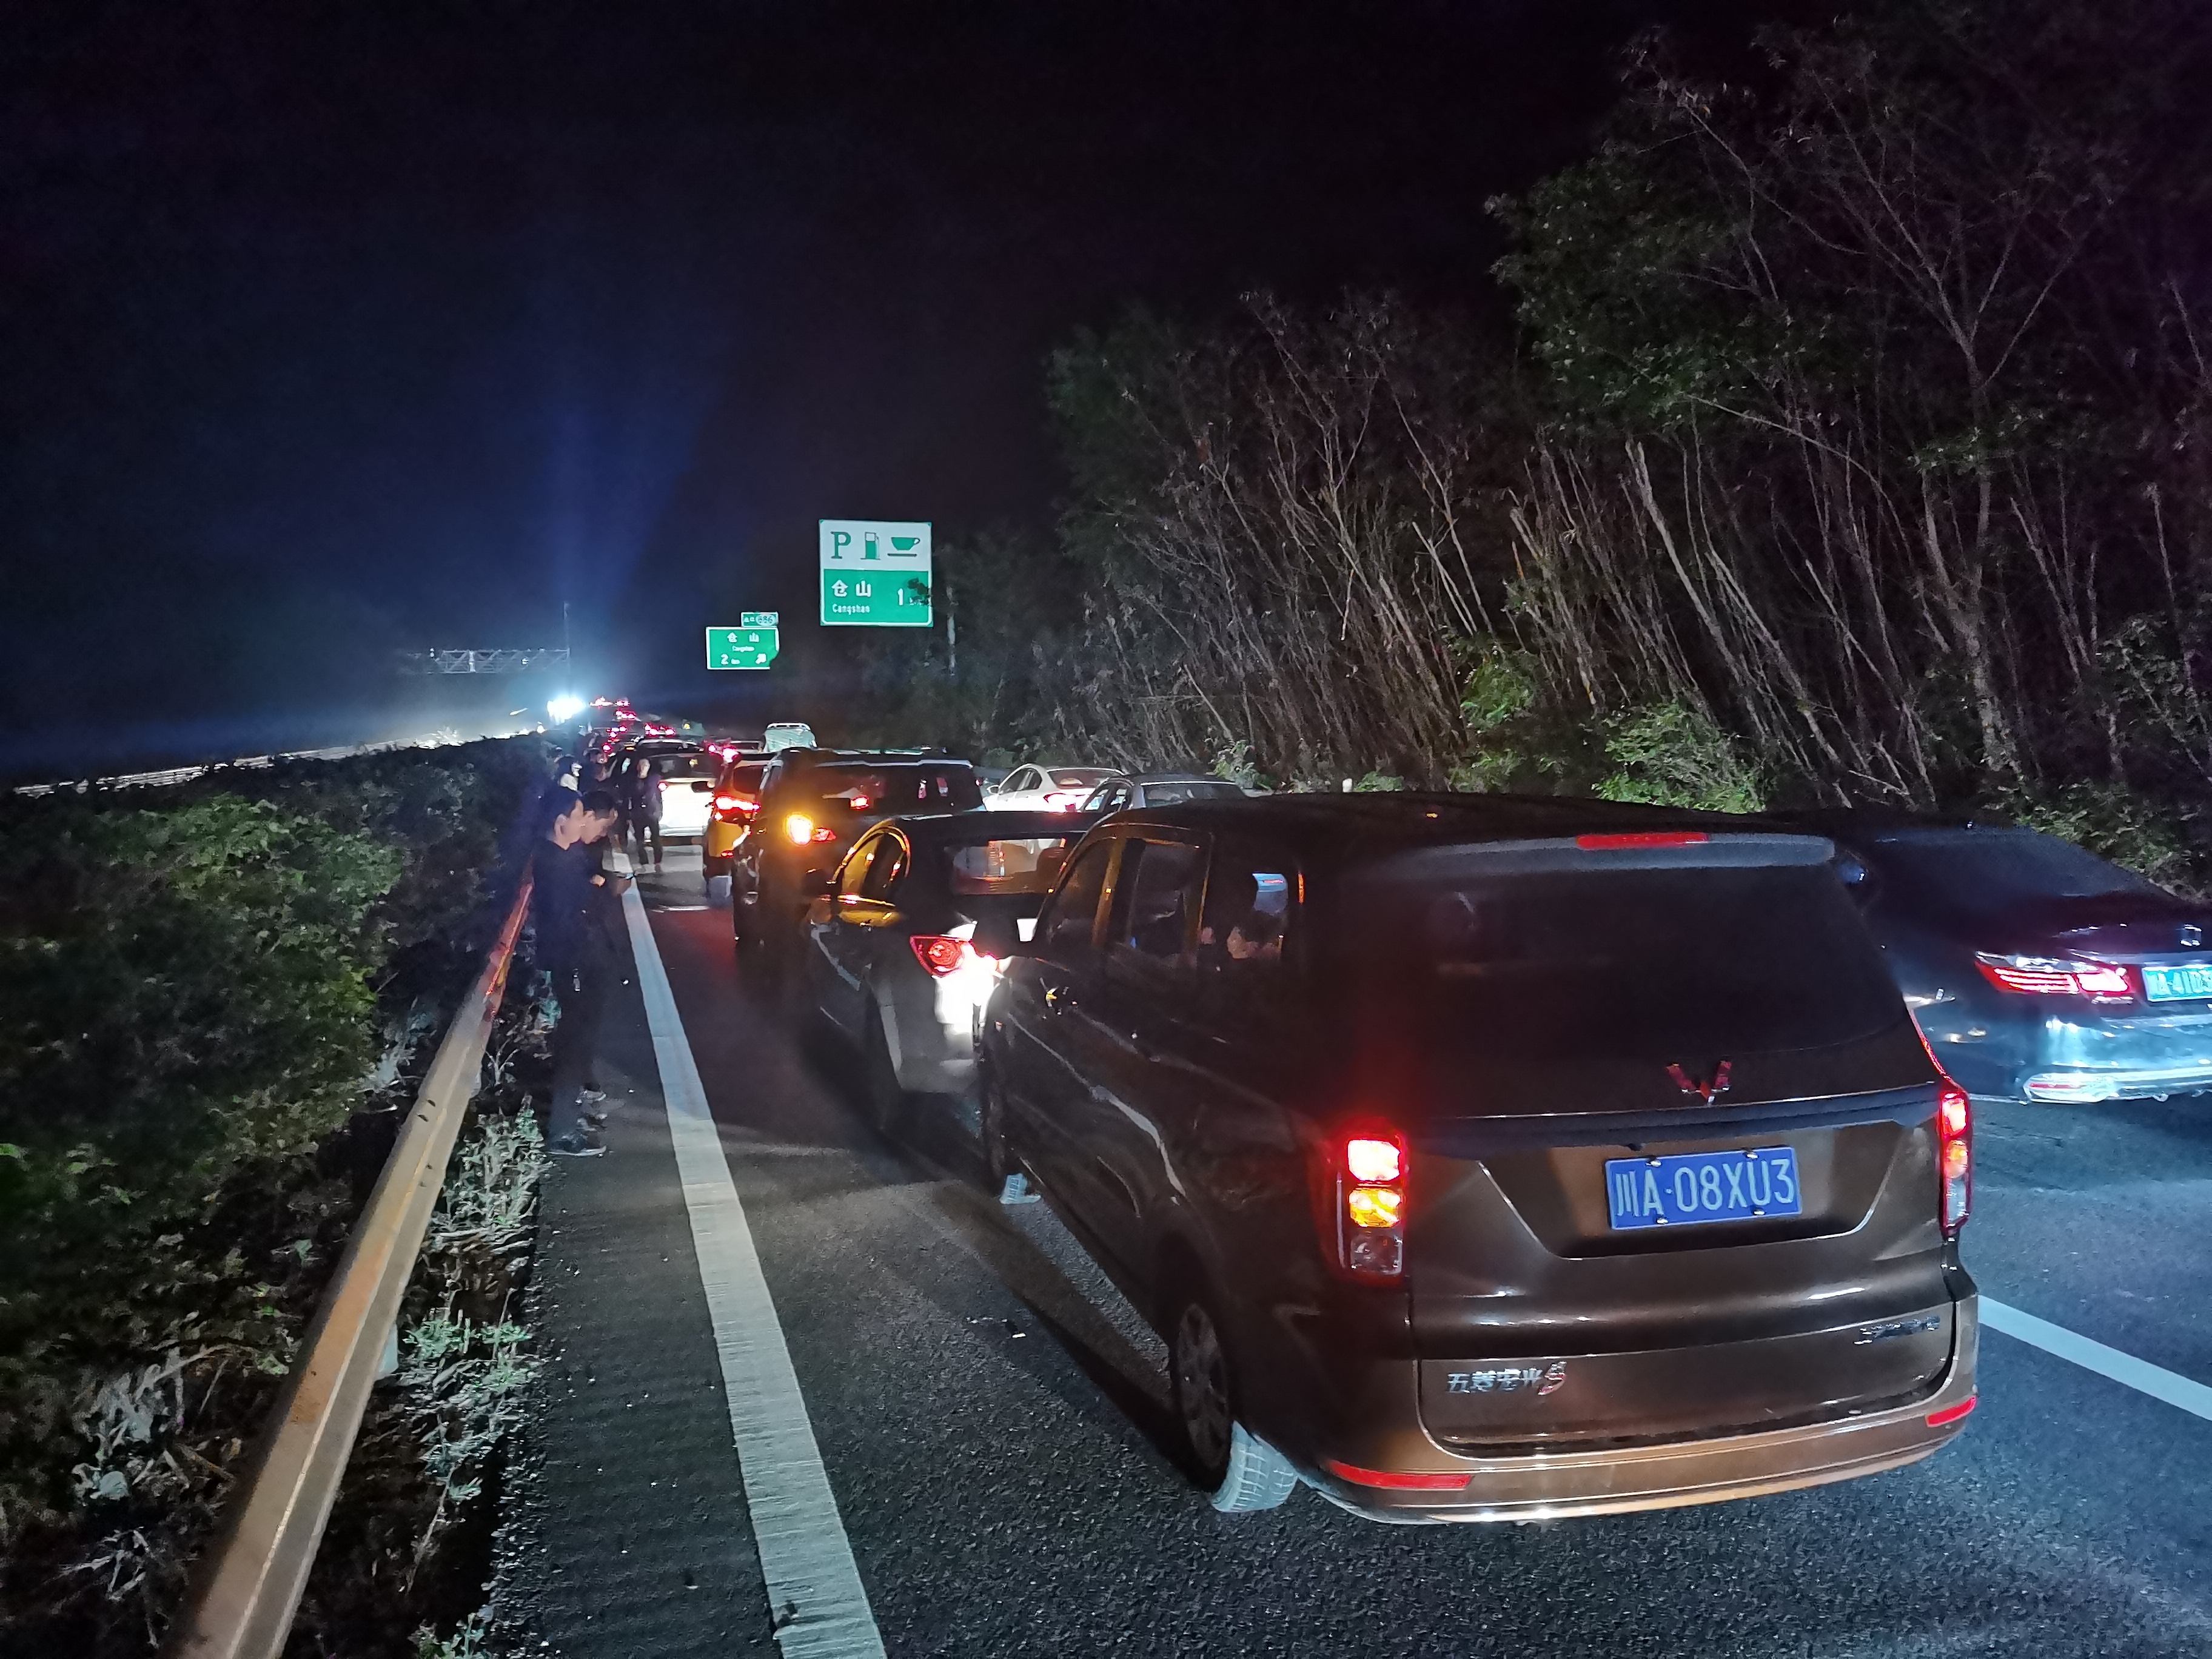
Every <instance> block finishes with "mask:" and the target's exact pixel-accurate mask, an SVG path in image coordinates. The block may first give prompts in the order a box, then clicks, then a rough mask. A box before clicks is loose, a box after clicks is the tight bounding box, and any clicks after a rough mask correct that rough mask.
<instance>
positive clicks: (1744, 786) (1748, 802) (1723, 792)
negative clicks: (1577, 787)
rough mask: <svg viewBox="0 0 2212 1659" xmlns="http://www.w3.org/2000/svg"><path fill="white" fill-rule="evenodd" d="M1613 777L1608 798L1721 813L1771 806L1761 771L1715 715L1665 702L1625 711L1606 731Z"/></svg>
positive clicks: (1603, 790) (1602, 787) (1604, 789)
mask: <svg viewBox="0 0 2212 1659" xmlns="http://www.w3.org/2000/svg"><path fill="white" fill-rule="evenodd" d="M1605 753H1606V758H1607V759H1608V760H1609V761H1611V762H1612V763H1613V773H1612V775H1610V776H1608V777H1607V778H1606V779H1605V781H1603V782H1601V783H1600V784H1599V785H1598V787H1597V793H1599V794H1600V795H1601V796H1603V797H1604V798H1605V799H1607V800H1634V801H1646V802H1649V803H1650V804H1651V805H1657V806H1693V807H1699V808H1703V809H1705V810H1706V811H1716V812H1756V811H1759V809H1760V808H1761V807H1763V806H1765V804H1766V792H1765V787H1763V786H1762V784H1761V783H1760V781H1759V774H1758V771H1757V769H1755V768H1754V767H1753V765H1752V763H1750V762H1749V761H1747V760H1746V759H1745V758H1744V756H1743V753H1742V751H1741V749H1740V748H1739V747H1738V746H1737V744H1736V743H1735V739H1734V738H1730V737H1729V734H1728V733H1727V732H1723V730H1721V728H1720V726H1718V725H1717V724H1716V723H1715V721H1714V720H1713V719H1712V717H1711V715H1710V714H1705V713H1704V712H1702V711H1701V710H1699V709H1695V708H1688V707H1686V705H1684V704H1682V703H1680V702H1660V703H1652V704H1649V705H1647V706H1646V707H1644V708H1638V709H1636V710H1633V711H1632V712H1631V713H1629V714H1623V715H1620V716H1618V717H1617V718H1615V719H1613V720H1611V721H1609V722H1608V723H1607V726H1606V732H1605Z"/></svg>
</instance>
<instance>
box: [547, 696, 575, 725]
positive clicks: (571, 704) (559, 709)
mask: <svg viewBox="0 0 2212 1659" xmlns="http://www.w3.org/2000/svg"><path fill="white" fill-rule="evenodd" d="M583 712H584V700H583V699H582V698H581V697H568V696H561V697H556V698H554V699H553V701H552V702H549V703H547V704H546V705H545V717H546V718H547V719H548V720H551V721H552V722H553V724H554V725H556V726H566V725H567V724H568V722H569V721H570V720H574V719H575V718H576V716H577V715H579V714H582V713H583Z"/></svg>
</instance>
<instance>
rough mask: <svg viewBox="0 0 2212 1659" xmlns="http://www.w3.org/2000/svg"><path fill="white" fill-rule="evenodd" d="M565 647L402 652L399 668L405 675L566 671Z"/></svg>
mask: <svg viewBox="0 0 2212 1659" xmlns="http://www.w3.org/2000/svg"><path fill="white" fill-rule="evenodd" d="M567 666H568V647H567V646H565V645H550V646H540V647H532V648H528V649H524V650H500V651H447V650H441V649H438V648H436V647H433V648H432V649H430V650H428V651H402V652H401V653H399V668H400V671H401V672H402V673H406V674H523V673H527V672H529V671H531V670H532V669H534V668H566V667H567Z"/></svg>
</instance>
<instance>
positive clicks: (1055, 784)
mask: <svg viewBox="0 0 2212 1659" xmlns="http://www.w3.org/2000/svg"><path fill="white" fill-rule="evenodd" d="M1114 775H1115V773H1114V769H1113V768H1112V767H1110V766H1017V767H1016V768H1015V769H1013V770H1012V772H1011V773H1009V774H1007V775H1006V781H1005V782H1004V783H1002V784H1000V786H999V787H998V789H997V791H996V792H995V793H992V794H989V795H986V796H985V797H984V798H983V805H986V806H987V807H988V808H990V809H991V811H994V812H1073V811H1075V809H1076V808H1077V807H1079V806H1080V805H1083V803H1084V800H1085V798H1086V797H1088V796H1089V795H1090V793H1091V791H1092V790H1094V789H1096V788H1097V787H1098V786H1099V785H1100V784H1102V783H1103V782H1104V781H1106V780H1107V779H1108V778H1110V777H1112V776H1114Z"/></svg>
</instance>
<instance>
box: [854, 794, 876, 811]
mask: <svg viewBox="0 0 2212 1659" xmlns="http://www.w3.org/2000/svg"><path fill="white" fill-rule="evenodd" d="M870 805H872V802H870V800H869V799H868V798H867V797H866V795H855V796H854V797H853V810H854V811H855V812H865V811H867V810H868V808H869V806H870Z"/></svg>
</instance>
